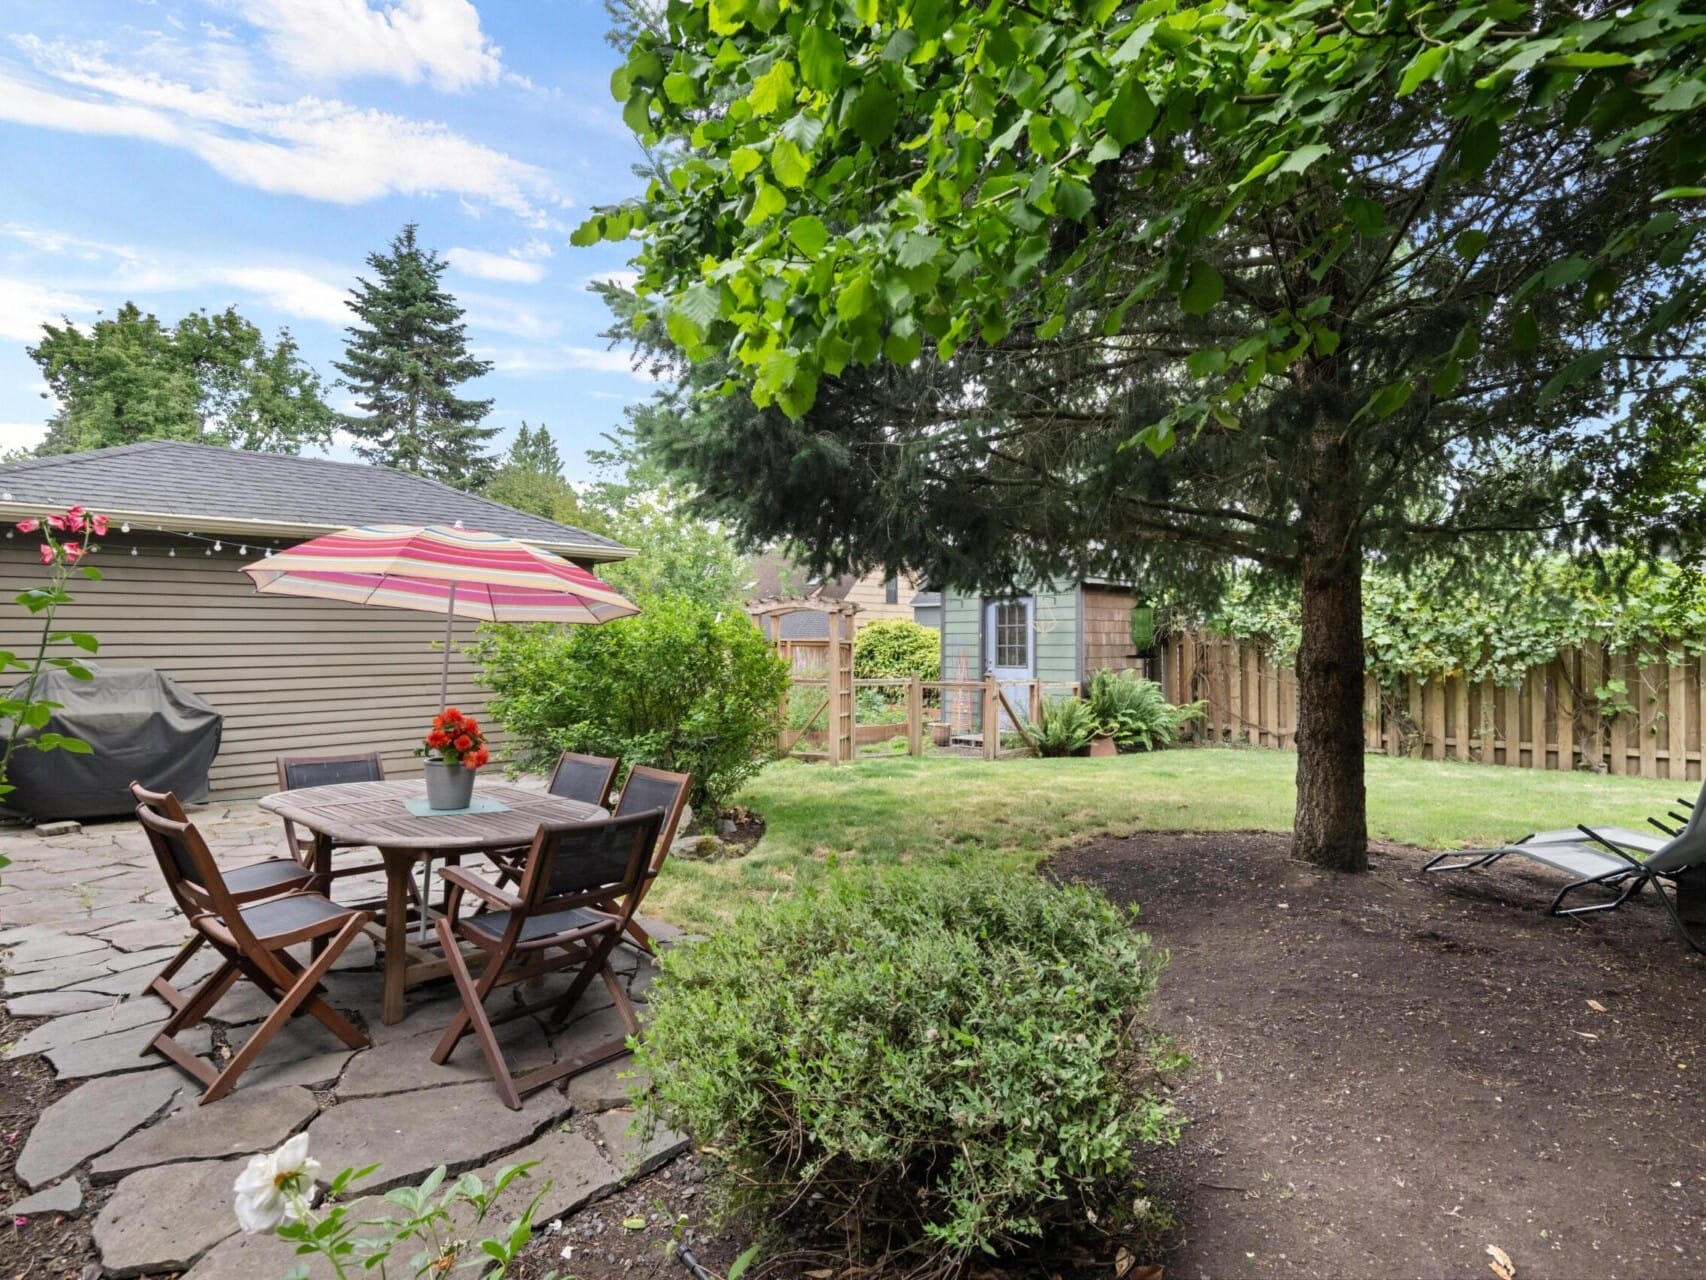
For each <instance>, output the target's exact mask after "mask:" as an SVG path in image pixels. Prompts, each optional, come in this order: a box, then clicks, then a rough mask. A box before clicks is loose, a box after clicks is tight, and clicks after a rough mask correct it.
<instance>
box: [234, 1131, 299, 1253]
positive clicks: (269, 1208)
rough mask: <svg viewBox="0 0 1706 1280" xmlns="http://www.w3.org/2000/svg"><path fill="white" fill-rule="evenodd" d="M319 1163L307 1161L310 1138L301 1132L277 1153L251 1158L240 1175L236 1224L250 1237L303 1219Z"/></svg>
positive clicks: (237, 1190)
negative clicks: (303, 1205)
mask: <svg viewBox="0 0 1706 1280" xmlns="http://www.w3.org/2000/svg"><path fill="white" fill-rule="evenodd" d="M319 1172H320V1162H319V1161H318V1160H310V1159H309V1158H308V1135H307V1134H305V1133H299V1134H297V1135H296V1136H295V1137H294V1138H292V1139H290V1140H289V1141H288V1142H286V1143H285V1144H284V1145H283V1146H282V1147H280V1148H279V1149H278V1150H277V1151H273V1152H270V1153H268V1154H265V1155H258V1156H251V1157H250V1158H249V1163H248V1165H247V1166H246V1167H245V1168H244V1169H243V1172H242V1173H240V1174H238V1175H237V1181H236V1183H235V1184H233V1187H232V1190H234V1191H235V1192H236V1193H237V1203H236V1209H237V1224H238V1225H239V1226H241V1227H242V1228H243V1230H244V1231H245V1232H247V1233H248V1234H249V1235H254V1234H255V1233H256V1232H260V1231H276V1230H277V1229H278V1228H279V1226H280V1225H281V1224H283V1223H286V1222H291V1221H294V1220H295V1219H296V1218H298V1217H300V1216H301V1206H302V1204H303V1202H305V1201H306V1200H307V1199H308V1197H309V1196H310V1195H312V1194H313V1191H314V1178H315V1175H316V1174H318V1173H319Z"/></svg>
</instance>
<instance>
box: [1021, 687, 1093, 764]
mask: <svg viewBox="0 0 1706 1280" xmlns="http://www.w3.org/2000/svg"><path fill="white" fill-rule="evenodd" d="M1100 731H1101V726H1100V725H1099V724H1098V723H1097V721H1096V713H1095V712H1094V711H1093V710H1091V707H1090V704H1089V703H1088V702H1086V701H1085V700H1084V699H1083V698H1079V697H1075V696H1073V695H1072V694H1062V695H1061V696H1060V697H1057V698H1049V697H1045V698H1043V699H1042V701H1041V702H1039V703H1038V704H1037V722H1036V724H1035V725H1033V726H1032V727H1031V729H1030V731H1029V732H1030V743H1031V749H1032V750H1033V751H1035V752H1036V754H1037V755H1039V756H1075V755H1077V754H1078V753H1079V752H1081V751H1083V750H1085V749H1086V748H1087V747H1089V745H1090V739H1091V738H1093V737H1095V736H1096V734H1097V733H1098V732H1100Z"/></svg>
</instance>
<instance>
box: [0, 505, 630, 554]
mask: <svg viewBox="0 0 1706 1280" xmlns="http://www.w3.org/2000/svg"><path fill="white" fill-rule="evenodd" d="M51 505H53V504H51V503H44V502H18V501H11V502H6V501H0V523H12V522H15V521H18V520H23V519H26V518H28V517H31V516H40V515H41V514H42V512H43V510H44V509H46V508H47V507H49V506H51ZM100 510H101V514H103V515H105V516H106V517H107V519H108V520H110V521H111V522H112V523H114V524H119V523H123V522H129V523H130V524H133V525H134V524H140V525H152V526H154V528H155V529H157V530H161V531H166V532H171V533H217V534H230V535H246V536H248V537H250V538H252V539H257V540H258V539H261V538H314V537H318V536H319V535H320V534H322V533H333V532H335V531H337V530H338V529H345V528H348V527H349V526H348V525H344V524H317V523H312V522H309V521H289V522H286V521H276V520H247V519H243V518H241V517H237V516H205V515H194V516H190V515H182V514H179V513H177V512H172V511H146V510H142V509H128V508H119V507H106V506H103V507H101V508H100ZM520 541H522V542H526V543H530V544H531V545H533V546H536V547H542V548H544V549H545V550H547V551H555V552H557V553H558V554H560V555H565V556H573V557H575V558H577V559H581V560H593V561H601V562H607V561H611V560H626V559H627V558H628V557H629V556H631V555H633V554H634V549H633V548H632V547H623V546H606V545H603V544H599V543H589V542H572V541H567V540H562V539H558V540H549V539H545V538H522V539H520Z"/></svg>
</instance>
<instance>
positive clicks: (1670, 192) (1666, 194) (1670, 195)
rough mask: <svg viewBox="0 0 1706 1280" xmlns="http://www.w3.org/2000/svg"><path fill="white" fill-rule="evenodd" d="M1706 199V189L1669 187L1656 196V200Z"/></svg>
mask: <svg viewBox="0 0 1706 1280" xmlns="http://www.w3.org/2000/svg"><path fill="white" fill-rule="evenodd" d="M1702 197H1706V187H1668V188H1666V189H1665V190H1663V191H1661V192H1659V193H1658V195H1656V196H1654V197H1653V199H1655V200H1698V199H1700V198H1702Z"/></svg>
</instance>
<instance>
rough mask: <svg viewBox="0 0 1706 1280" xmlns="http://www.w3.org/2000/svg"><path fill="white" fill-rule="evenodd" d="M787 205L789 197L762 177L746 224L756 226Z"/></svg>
mask: <svg viewBox="0 0 1706 1280" xmlns="http://www.w3.org/2000/svg"><path fill="white" fill-rule="evenodd" d="M787 207H788V197H787V196H785V195H783V194H782V193H781V192H780V191H778V190H777V189H776V188H775V187H773V186H771V185H770V184H769V183H768V182H766V181H765V180H764V179H763V178H760V179H759V180H758V189H757V191H755V192H754V193H753V197H752V209H751V211H750V212H749V213H748V214H747V215H746V225H747V226H749V227H755V226H757V225H758V224H759V223H761V222H763V221H764V220H765V219H767V218H774V217H775V216H776V215H777V214H779V213H781V212H782V211H783V210H784V209H786V208H787Z"/></svg>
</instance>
